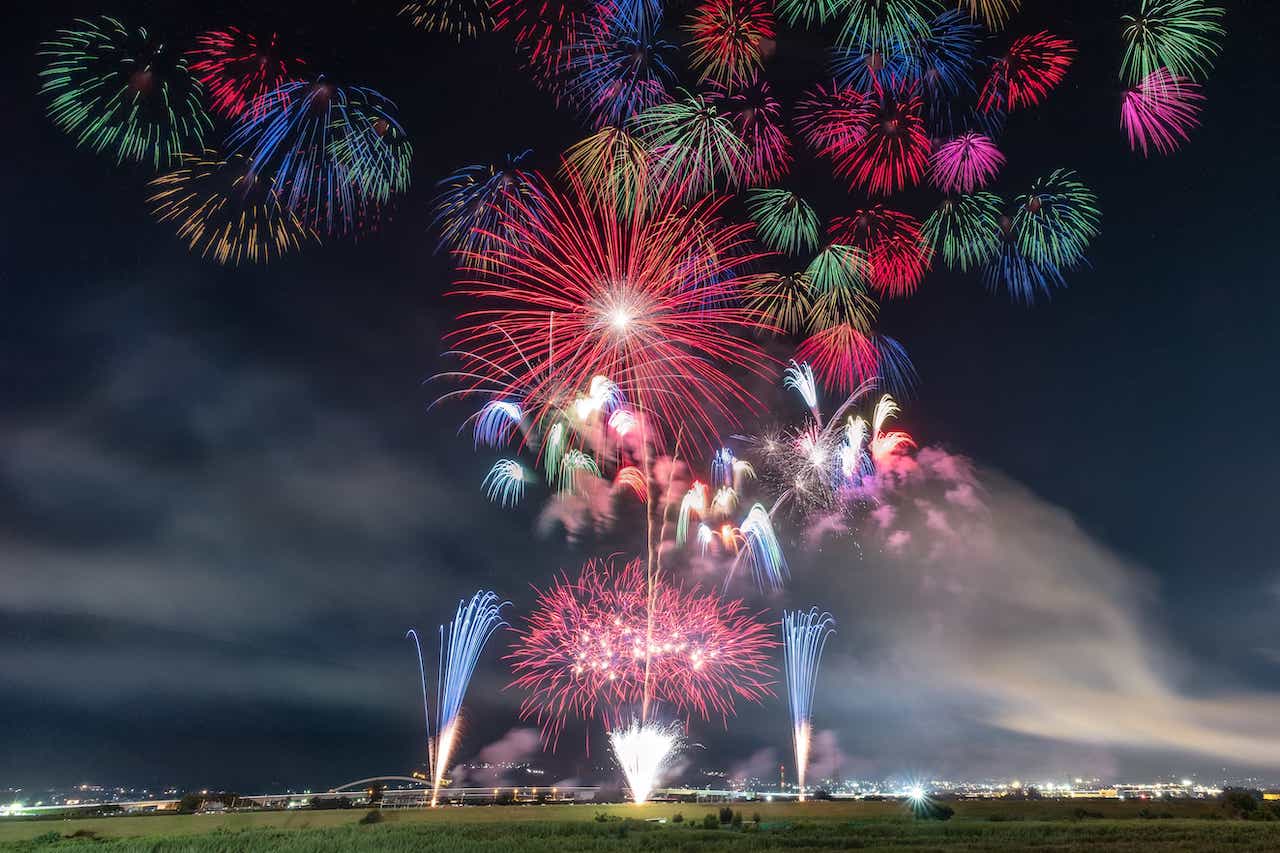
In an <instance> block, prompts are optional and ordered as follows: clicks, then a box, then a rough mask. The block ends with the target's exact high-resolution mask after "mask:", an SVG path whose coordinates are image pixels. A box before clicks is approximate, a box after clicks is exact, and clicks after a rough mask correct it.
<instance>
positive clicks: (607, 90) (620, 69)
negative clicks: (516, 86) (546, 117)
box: [559, 3, 676, 127]
mask: <svg viewBox="0 0 1280 853" xmlns="http://www.w3.org/2000/svg"><path fill="white" fill-rule="evenodd" d="M661 30H662V7H661V6H655V5H650V4H648V3H614V4H606V5H605V6H603V7H601V10H600V13H599V15H598V16H593V17H592V18H590V19H589V21H588V22H587V23H586V24H585V25H584V26H583V29H582V32H581V34H580V35H579V36H578V38H576V39H575V40H574V41H573V42H572V43H571V44H569V45H568V46H567V47H565V49H564V60H563V62H562V63H561V66H562V67H561V71H560V75H559V79H560V81H561V82H560V94H561V95H562V97H563V98H564V99H565V100H566V101H567V102H568V103H569V104H571V105H572V106H573V108H574V109H575V110H576V111H577V112H578V113H579V115H581V116H582V117H583V119H584V120H585V121H586V122H587V123H588V124H589V125H591V126H592V127H605V126H607V125H620V124H621V123H622V122H624V121H626V120H627V119H630V118H631V117H632V116H634V115H636V114H637V113H639V112H642V111H643V110H646V109H648V108H650V107H653V106H656V105H658V104H661V103H664V102H665V101H667V100H668V95H667V88H668V86H670V85H671V84H672V83H673V82H674V81H675V72H674V71H673V70H672V68H671V65H670V55H671V54H672V53H673V52H674V51H675V49H676V47H675V45H674V44H672V43H671V42H669V41H666V40H665V39H663V38H661V37H660V36H659V32H660V31H661Z"/></svg>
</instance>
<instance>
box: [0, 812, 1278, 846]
mask: <svg viewBox="0 0 1280 853" xmlns="http://www.w3.org/2000/svg"><path fill="white" fill-rule="evenodd" d="M955 807H956V817H955V818H954V819H952V820H950V821H947V822H937V821H917V820H913V819H912V818H911V817H910V816H909V815H907V814H905V813H904V811H903V809H902V806H900V805H898V804H895V803H861V802H855V803H803V804H800V803H746V804H736V805H735V806H734V808H736V809H737V810H738V811H741V812H742V814H743V817H744V818H745V819H746V820H747V822H748V826H747V827H746V828H744V829H742V830H732V829H730V828H728V827H725V828H722V829H715V830H707V829H702V828H701V827H700V824H701V821H702V819H703V816H704V815H706V814H708V813H712V814H714V813H716V812H717V811H718V807H715V806H711V805H694V804H650V805H647V806H644V807H639V808H637V807H635V806H630V805H617V806H596V805H591V804H584V805H575V806H470V807H466V808H441V809H436V810H426V809H412V810H401V811H391V810H388V811H386V812H383V815H384V818H385V820H384V822H383V823H381V824H378V825H373V826H360V825H358V824H357V821H358V820H359V819H360V818H361V817H362V816H363V815H364V812H363V811H361V810H349V811H348V810H344V811H298V812H263V813H257V814H253V813H244V814H226V815H191V816H186V815H164V816H150V817H119V818H87V819H79V820H41V821H7V822H4V823H0V851H2V853H18V851H24V853H28V852H29V853H41V851H59V850H73V849H78V850H85V851H88V850H90V849H91V850H93V851H95V853H96V851H101V853H144V851H145V853H266V851H282V853H408V851H423V853H435V852H436V851H439V853H480V851H484V853H491V851H496V853H561V851H593V853H597V852H598V853H614V851H617V853H623V851H646V853H660V851H675V853H686V852H687V853H720V851H730V850H734V851H738V850H750V851H753V853H755V851H772V850H778V851H783V850H785V851H789V853H805V851H814V852H815V853H816V851H833V853H834V851H841V850H880V851H888V850H894V851H913V852H914V853H923V851H933V850H939V851H1013V850H1037V851H1052V853H1071V851H1086V850H1088V851H1095V850H1097V851H1108V853H1120V851H1124V853H1139V852H1140V851H1141V853H1148V851H1150V852H1151V853H1166V851H1168V853H1172V851H1197V853H1200V851H1228V850H1230V851H1265V850H1276V851H1280V822H1266V823H1264V822H1251V821H1231V820H1209V819H1207V818H1208V817H1209V816H1210V815H1213V814H1218V813H1219V811H1220V810H1219V809H1218V808H1217V806H1216V804H1214V803H1186V804H1176V803H1163V804H1156V805H1154V806H1153V805H1152V804H1150V803H1147V804H1141V803H1119V802H1097V801H1088V802H1083V803H1082V802H1081V801H1075V802H1070V801H1067V802H1061V801H1044V802H1021V803H1013V802H998V801H996V802H967V803H956V804H955ZM1078 808H1084V809H1087V810H1088V811H1090V812H1093V813H1101V814H1103V815H1105V816H1104V817H1102V818H1085V819H1076V818H1075V817H1073V815H1074V813H1075V810H1076V809H1078ZM1143 808H1146V809H1148V810H1149V812H1150V813H1155V814H1170V815H1174V817H1172V818H1162V819H1143V818H1141V817H1139V816H1138V815H1139V813H1140V811H1141V810H1142V809H1143ZM676 812H680V813H682V814H683V815H684V818H685V822H684V823H683V824H673V823H666V824H656V823H644V822H642V820H635V818H640V819H643V818H650V817H666V818H670V817H671V816H672V815H673V814H674V813H676ZM756 812H758V813H759V814H760V817H761V820H762V824H761V826H760V828H758V829H757V828H754V827H751V826H750V825H749V824H750V820H751V817H752V815H753V814H754V813H756ZM597 814H602V815H607V816H609V817H610V818H611V819H610V820H608V821H606V822H599V821H597V820H595V816H596V815H597ZM626 818H633V819H632V820H627V819H626ZM993 818H994V819H993ZM695 823H696V824H699V826H698V827H697V828H695V827H694V826H693V825H692V824H695ZM77 830H79V831H82V832H91V833H93V834H94V835H95V836H96V838H95V839H94V840H87V839H85V838H80V839H68V838H66V837H65V836H68V835H70V834H71V833H73V832H75V831H77ZM50 833H54V834H57V835H58V836H60V837H61V838H60V839H58V840H53V839H51V838H49V837H47V838H46V839H41V838H40V836H42V835H43V836H49V835H50Z"/></svg>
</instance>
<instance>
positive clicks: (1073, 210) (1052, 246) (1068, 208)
mask: <svg viewBox="0 0 1280 853" xmlns="http://www.w3.org/2000/svg"><path fill="white" fill-rule="evenodd" d="M1015 204H1016V205H1017V212H1016V213H1015V215H1014V219H1013V230H1014V233H1015V234H1016V236H1017V240H1018V246H1019V248H1020V249H1021V250H1022V254H1024V255H1025V256H1026V257H1027V258H1029V259H1030V260H1031V261H1032V262H1034V263H1035V264H1037V265H1039V266H1041V267H1052V268H1055V269H1059V270H1062V269H1071V268H1073V267H1077V266H1079V265H1081V264H1082V263H1084V259H1085V249H1087V248H1088V246H1089V243H1090V242H1091V241H1092V240H1093V238H1094V237H1096V236H1098V233H1099V229H1098V222H1099V220H1100V219H1101V218H1102V214H1101V213H1100V212H1099V211H1098V197H1097V196H1096V195H1095V194H1094V192H1093V190H1091V189H1089V187H1087V186H1085V184H1084V183H1083V182H1082V181H1081V180H1080V179H1079V177H1078V176H1077V175H1076V173H1075V172H1073V171H1071V170H1070V169H1055V170H1054V171H1052V172H1050V173H1049V174H1048V175H1047V176H1045V177H1043V178H1040V179H1038V180H1036V181H1035V182H1034V183H1033V184H1032V185H1031V191H1030V192H1028V193H1026V194H1025V195H1021V196H1018V198H1017V200H1016V202H1015Z"/></svg>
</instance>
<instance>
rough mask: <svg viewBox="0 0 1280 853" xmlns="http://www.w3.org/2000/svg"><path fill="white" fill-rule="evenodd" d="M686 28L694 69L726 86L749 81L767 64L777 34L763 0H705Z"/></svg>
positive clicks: (706, 78) (703, 77)
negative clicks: (768, 52)
mask: <svg viewBox="0 0 1280 853" xmlns="http://www.w3.org/2000/svg"><path fill="white" fill-rule="evenodd" d="M685 29H686V30H687V31H688V33H689V37H690V45H691V52H690V57H689V61H690V63H691V64H692V65H693V68H694V70H695V71H697V72H698V73H699V74H700V75H701V78H702V79H703V80H713V81H715V82H717V83H720V84H722V85H724V86H733V85H734V84H737V83H742V82H745V81H746V80H748V79H750V78H751V77H752V76H754V75H755V73H756V72H757V71H759V70H760V68H761V67H763V65H764V58H765V53H766V51H770V50H772V47H773V38H774V34H775V32H774V24H773V13H772V12H771V11H770V10H769V6H768V4H766V3H764V2H763V0H704V2H702V3H701V4H699V5H698V7H697V8H696V9H694V11H693V15H692V16H691V17H690V18H689V23H688V25H687V26H686V27H685Z"/></svg>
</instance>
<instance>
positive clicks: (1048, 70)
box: [978, 30, 1076, 112]
mask: <svg viewBox="0 0 1280 853" xmlns="http://www.w3.org/2000/svg"><path fill="white" fill-rule="evenodd" d="M1075 57H1076V49H1075V46H1074V45H1072V44H1071V41H1070V40H1069V39H1064V38H1059V37H1058V36H1055V35H1053V34H1051V33H1048V32H1045V31H1043V30H1042V31H1040V32H1038V33H1034V34H1033V35H1029V36H1022V37H1020V38H1017V39H1015V40H1014V42H1013V44H1011V45H1009V50H1008V51H1007V52H1006V53H1005V55H1004V56H1002V57H1000V58H999V59H997V60H996V61H995V62H994V63H992V65H991V74H990V76H989V77H987V82H986V83H985V84H984V85H983V87H982V93H981V95H979V97H978V106H979V108H980V109H982V110H983V111H984V112H991V111H993V110H1002V111H1004V112H1013V111H1014V110H1016V109H1021V108H1023V107H1031V106H1035V105H1036V104H1038V103H1040V102H1041V101H1042V100H1044V98H1045V96H1046V95H1048V94H1049V92H1050V91H1051V90H1052V89H1053V88H1054V87H1055V86H1057V85H1058V84H1059V83H1061V82H1062V80H1063V78H1064V77H1066V76H1067V69H1068V68H1070V67H1071V63H1072V62H1073V61H1074V60H1075Z"/></svg>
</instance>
